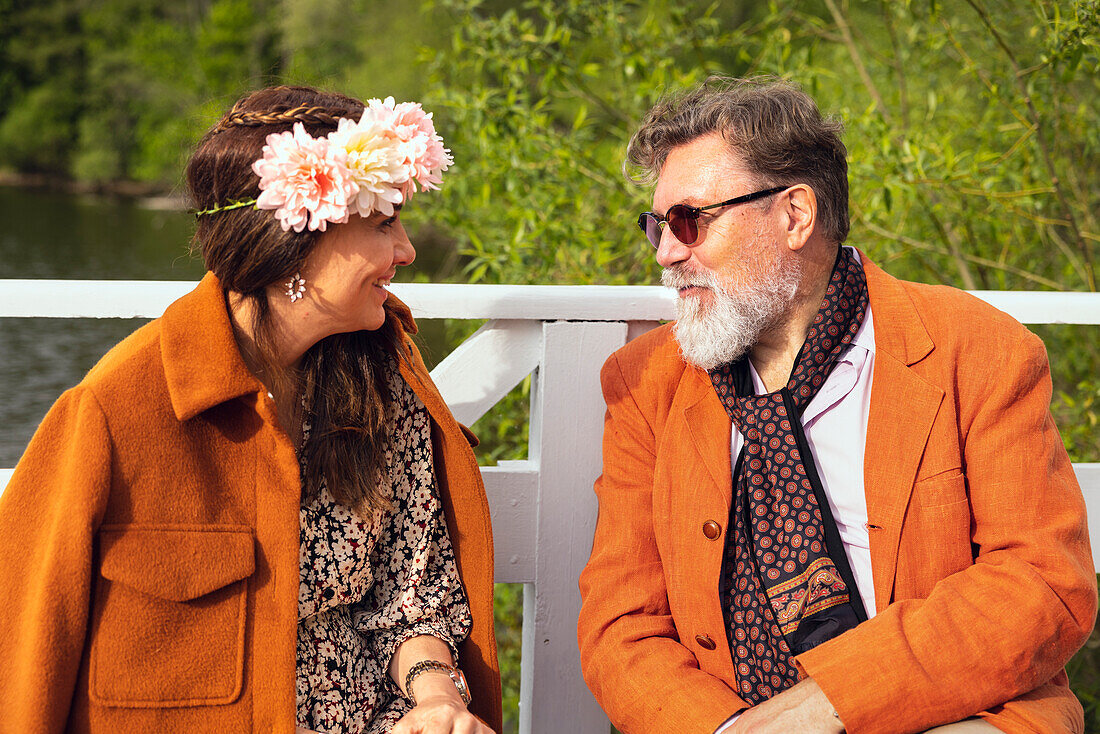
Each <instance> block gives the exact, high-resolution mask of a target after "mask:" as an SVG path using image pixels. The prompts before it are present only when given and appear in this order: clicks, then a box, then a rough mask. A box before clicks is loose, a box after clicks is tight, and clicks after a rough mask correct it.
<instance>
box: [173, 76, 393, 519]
mask: <svg viewBox="0 0 1100 734" xmlns="http://www.w3.org/2000/svg"><path fill="white" fill-rule="evenodd" d="M362 112H363V103H362V102H360V101H359V100H357V99H353V98H351V97H346V96H344V95H341V94H333V93H327V92H321V91H319V90H316V89H312V88H309V87H272V88H268V89H261V90H259V91H257V92H253V93H251V94H249V95H246V96H245V97H242V98H241V99H239V100H237V103H236V104H234V105H233V108H232V109H231V110H229V111H228V112H227V113H225V115H223V116H222V118H221V120H219V121H218V123H217V124H216V125H214V127H212V128H211V129H210V130H209V131H208V132H207V133H206V135H204V136H203V138H202V140H201V141H200V142H199V144H198V148H197V149H196V150H195V153H194V155H192V156H191V160H190V161H189V162H188V164H187V185H188V188H189V190H190V194H191V198H192V200H193V202H194V205H195V208H196V209H199V210H202V209H209V208H212V207H215V206H224V205H226V204H227V203H230V202H235V201H243V200H247V199H254V198H256V197H258V196H259V195H260V188H259V181H260V179H259V176H257V175H256V174H255V173H253V171H252V163H253V162H254V161H256V160H257V159H259V158H260V157H261V156H262V151H263V146H264V141H265V139H266V138H267V136H268V135H270V134H271V133H278V132H283V131H285V130H290V129H292V127H293V126H294V124H295V123H297V122H301V123H302V124H303V125H304V126H305V129H306V131H307V132H308V133H309V134H310V135H312V136H314V137H317V136H320V135H325V134H327V133H329V132H331V131H333V130H335V129H336V125H337V121H338V120H339V119H340V118H343V117H348V118H353V119H358V118H359V117H360V115H361V114H362ZM319 235H320V233H318V232H310V231H308V230H306V231H303V232H294V231H293V230H291V231H283V229H282V227H281V225H280V224H279V222H278V221H277V220H276V219H275V217H274V215H273V213H272V212H270V211H260V210H257V209H254V208H253V207H241V208H238V209H232V210H229V211H221V212H218V213H215V214H206V215H203V216H200V217H199V219H198V229H197V230H196V232H195V239H194V242H193V245H195V246H196V247H197V249H199V250H200V251H201V253H202V257H203V261H204V262H205V264H206V268H207V269H208V270H210V271H211V272H213V273H214V275H215V276H217V278H218V280H219V281H220V282H221V286H222V289H223V290H224V291H226V292H229V291H234V292H236V293H239V294H241V296H243V297H244V298H245V299H246V300H247V301H249V302H251V305H252V307H253V308H252V312H253V314H254V322H253V324H252V327H253V328H252V330H253V337H254V340H255V343H256V347H257V348H258V350H259V351H260V355H259V359H260V361H261V362H262V363H263V366H264V378H265V381H267V382H268V384H270V385H273V386H274V387H275V388H276V389H277V390H279V391H280V392H284V393H285V394H289V395H301V396H302V404H303V405H305V406H307V409H308V415H307V416H303V419H304V420H308V421H309V423H310V432H309V436H308V438H307V439H306V440H305V441H304V442H303V444H302V448H301V457H302V465H303V491H304V493H305V496H306V497H311V496H313V495H315V494H316V492H317V491H318V488H319V486H320V481H321V479H324V480H325V482H326V484H327V485H328V488H329V491H331V492H332V494H333V496H335V497H336V499H337V500H339V501H340V502H342V503H344V504H345V505H348V506H356V507H359V508H361V509H363V510H365V511H367V512H373V511H374V510H377V509H383V508H386V507H388V505H389V496H388V492H387V491H386V485H385V482H384V477H385V469H386V467H385V461H386V450H387V448H388V446H389V440H390V438H389V431H390V419H391V417H392V414H393V405H392V404H393V398H392V396H391V395H390V393H389V389H388V387H387V384H386V383H387V380H386V375H387V363H393V361H394V360H396V359H400V358H402V355H403V353H404V352H403V350H404V346H403V343H402V339H403V332H402V331H401V327H400V326H399V325H398V319H397V317H396V315H394V314H393V313H392V312H391V309H390V307H389V304H388V303H387V304H386V321H385V323H384V324H383V326H382V327H381V328H379V329H377V330H375V331H357V332H352V333H346V334H335V335H333V336H329V337H327V338H325V339H322V340H321V341H320V342H318V343H317V344H315V345H313V347H311V348H310V349H309V350H308V351H307V352H306V354H305V355H304V356H303V358H302V360H301V363H300V366H299V367H298V368H296V369H293V370H290V369H286V368H282V367H280V366H279V363H278V361H277V359H276V358H275V354H274V335H273V325H272V323H271V309H270V306H269V304H268V300H267V291H266V289H267V287H268V286H270V285H272V284H274V283H284V282H288V281H290V279H291V278H292V277H293V276H294V274H295V273H297V272H298V271H300V270H301V268H302V264H303V263H304V262H305V259H306V257H307V256H308V255H309V253H310V252H311V251H312V250H313V248H314V246H315V245H316V244H317V240H318V237H319Z"/></svg>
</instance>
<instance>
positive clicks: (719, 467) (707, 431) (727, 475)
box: [681, 368, 733, 525]
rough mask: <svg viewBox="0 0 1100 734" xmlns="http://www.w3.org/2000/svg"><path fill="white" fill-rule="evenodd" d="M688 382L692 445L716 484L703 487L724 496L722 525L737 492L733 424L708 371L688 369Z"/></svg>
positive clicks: (683, 389)
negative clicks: (734, 475)
mask: <svg viewBox="0 0 1100 734" xmlns="http://www.w3.org/2000/svg"><path fill="white" fill-rule="evenodd" d="M683 380H684V384H683V386H682V387H681V392H682V395H683V405H684V413H683V415H684V423H685V424H686V425H687V430H688V434H689V435H690V436H691V445H692V447H693V448H694V450H695V453H696V454H697V460H698V461H700V463H702V464H703V465H704V466H706V468H707V473H708V474H709V475H710V478H711V481H712V482H713V483H714V485H713V486H712V487H706V488H700V490H701V492H702V493H703V494H705V495H706V496H708V497H722V498H724V501H725V510H726V512H725V515H723V516H722V524H723V525H724V524H725V518H726V517H728V516H729V508H730V502H731V501H732V492H733V470H732V468H731V466H730V439H731V438H732V433H731V432H732V430H733V427H732V423H730V419H729V416H727V415H726V411H725V409H724V408H723V407H722V401H721V400H719V399H718V395H717V394H716V393H715V392H714V386H713V385H711V382H710V380H709V379H708V378H707V376H706V373H704V372H702V371H701V370H699V369H695V368H688V370H687V371H685V372H684V377H683Z"/></svg>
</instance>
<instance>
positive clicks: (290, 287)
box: [286, 273, 306, 303]
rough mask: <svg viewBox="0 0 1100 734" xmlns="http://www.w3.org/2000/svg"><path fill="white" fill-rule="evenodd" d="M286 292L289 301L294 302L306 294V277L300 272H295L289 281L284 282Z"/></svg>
mask: <svg viewBox="0 0 1100 734" xmlns="http://www.w3.org/2000/svg"><path fill="white" fill-rule="evenodd" d="M286 294H287V295H288V296H290V302H291V303H294V302H295V301H297V300H298V299H299V298H301V297H302V296H304V295H305V294H306V279H305V278H303V277H302V274H301V273H295V274H294V277H293V278H291V279H290V282H289V283H287V284H286Z"/></svg>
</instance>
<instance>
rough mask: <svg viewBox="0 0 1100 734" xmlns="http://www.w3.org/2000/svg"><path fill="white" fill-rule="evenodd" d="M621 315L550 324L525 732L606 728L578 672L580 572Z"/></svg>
mask: <svg viewBox="0 0 1100 734" xmlns="http://www.w3.org/2000/svg"><path fill="white" fill-rule="evenodd" d="M626 332H627V327H626V324H625V323H623V322H565V321H556V322H550V323H546V324H544V325H543V332H542V333H543V355H542V361H541V364H540V366H539V369H538V373H537V374H536V378H535V381H534V389H533V391H532V396H531V433H530V448H529V456H530V460H531V461H534V462H536V463H537V464H538V466H539V483H538V518H537V520H536V533H537V538H536V541H535V549H536V551H535V583H534V584H527V585H526V586H525V587H524V596H523V649H522V656H523V658H522V660H523V664H522V671H521V675H520V712H519V730H520V732H521V734H551V732H552V733H553V734H558V733H560V732H570V734H607V732H608V730H609V728H610V725H609V723H608V721H607V717H606V716H604V713H603V711H601V710H600V707H599V705H598V704H597V703H596V700H595V699H594V698H593V697H592V694H591V693H590V692H589V690H588V687H587V686H586V685H585V684H584V680H583V679H582V678H581V674H580V654H579V653H578V651H577V615H578V614H579V612H580V605H581V599H580V592H579V591H578V589H577V577H578V576H579V575H580V572H581V569H582V568H583V567H584V564H585V562H586V561H587V560H588V554H589V551H590V550H591V548H592V534H593V532H594V530H595V527H596V497H595V494H594V493H593V492H592V483H593V482H594V481H595V480H596V477H597V476H599V473H600V467H601V464H602V456H601V451H600V441H599V438H598V437H599V436H601V435H602V434H603V414H604V404H603V395H602V393H601V392H600V380H599V376H600V366H601V365H602V364H603V362H604V360H605V359H607V357H608V356H609V355H610V354H611V352H613V351H615V350H616V349H618V348H619V347H620V346H622V345H623V344H624V343H625V342H626Z"/></svg>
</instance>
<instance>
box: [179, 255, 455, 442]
mask: <svg viewBox="0 0 1100 734" xmlns="http://www.w3.org/2000/svg"><path fill="white" fill-rule="evenodd" d="M387 306H388V307H389V308H388V311H389V314H387V317H390V316H392V317H393V318H396V319H397V321H398V323H399V325H400V327H401V329H402V330H404V331H405V332H406V333H409V334H415V333H416V322H415V321H413V318H412V313H411V312H410V311H409V307H408V306H406V305H405V304H404V303H402V302H401V301H400V300H398V299H397V298H396V297H395V296H393V295H392V294H391V295H390V297H389V299H388V301H387ZM160 323H161V339H160V351H161V359H162V361H163V363H164V374H165V378H166V380H167V382H168V394H169V396H170V398H171V401H172V410H173V411H174V412H175V414H176V418H178V419H179V420H181V421H185V420H190V419H191V418H194V417H195V416H197V415H198V414H200V413H202V412H203V411H205V410H208V409H210V408H212V407H214V406H215V405H220V404H222V403H224V402H227V401H230V400H233V399H235V398H239V397H241V396H243V395H250V394H255V393H260V392H263V391H264V390H265V388H264V387H263V385H262V384H261V383H260V381H259V380H257V379H256V378H255V376H253V375H252V373H251V372H249V371H248V368H247V367H246V366H245V364H244V360H243V359H242V358H241V353H240V350H239V349H238V348H237V342H236V339H235V338H234V337H233V326H232V323H231V322H230V320H229V310H228V308H227V306H226V303H225V294H224V292H223V290H222V286H221V283H220V282H219V281H218V279H217V277H215V276H214V274H213V273H207V274H206V276H205V277H204V278H203V279H202V281H201V282H200V283H199V285H198V287H196V288H195V290H193V291H191V292H190V293H188V294H187V295H185V296H183V297H182V298H180V299H179V300H177V301H175V302H174V303H172V304H171V305H169V306H168V308H167V309H166V310H165V312H164V315H163V316H162V317H161V320H160ZM437 410H438V408H437Z"/></svg>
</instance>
